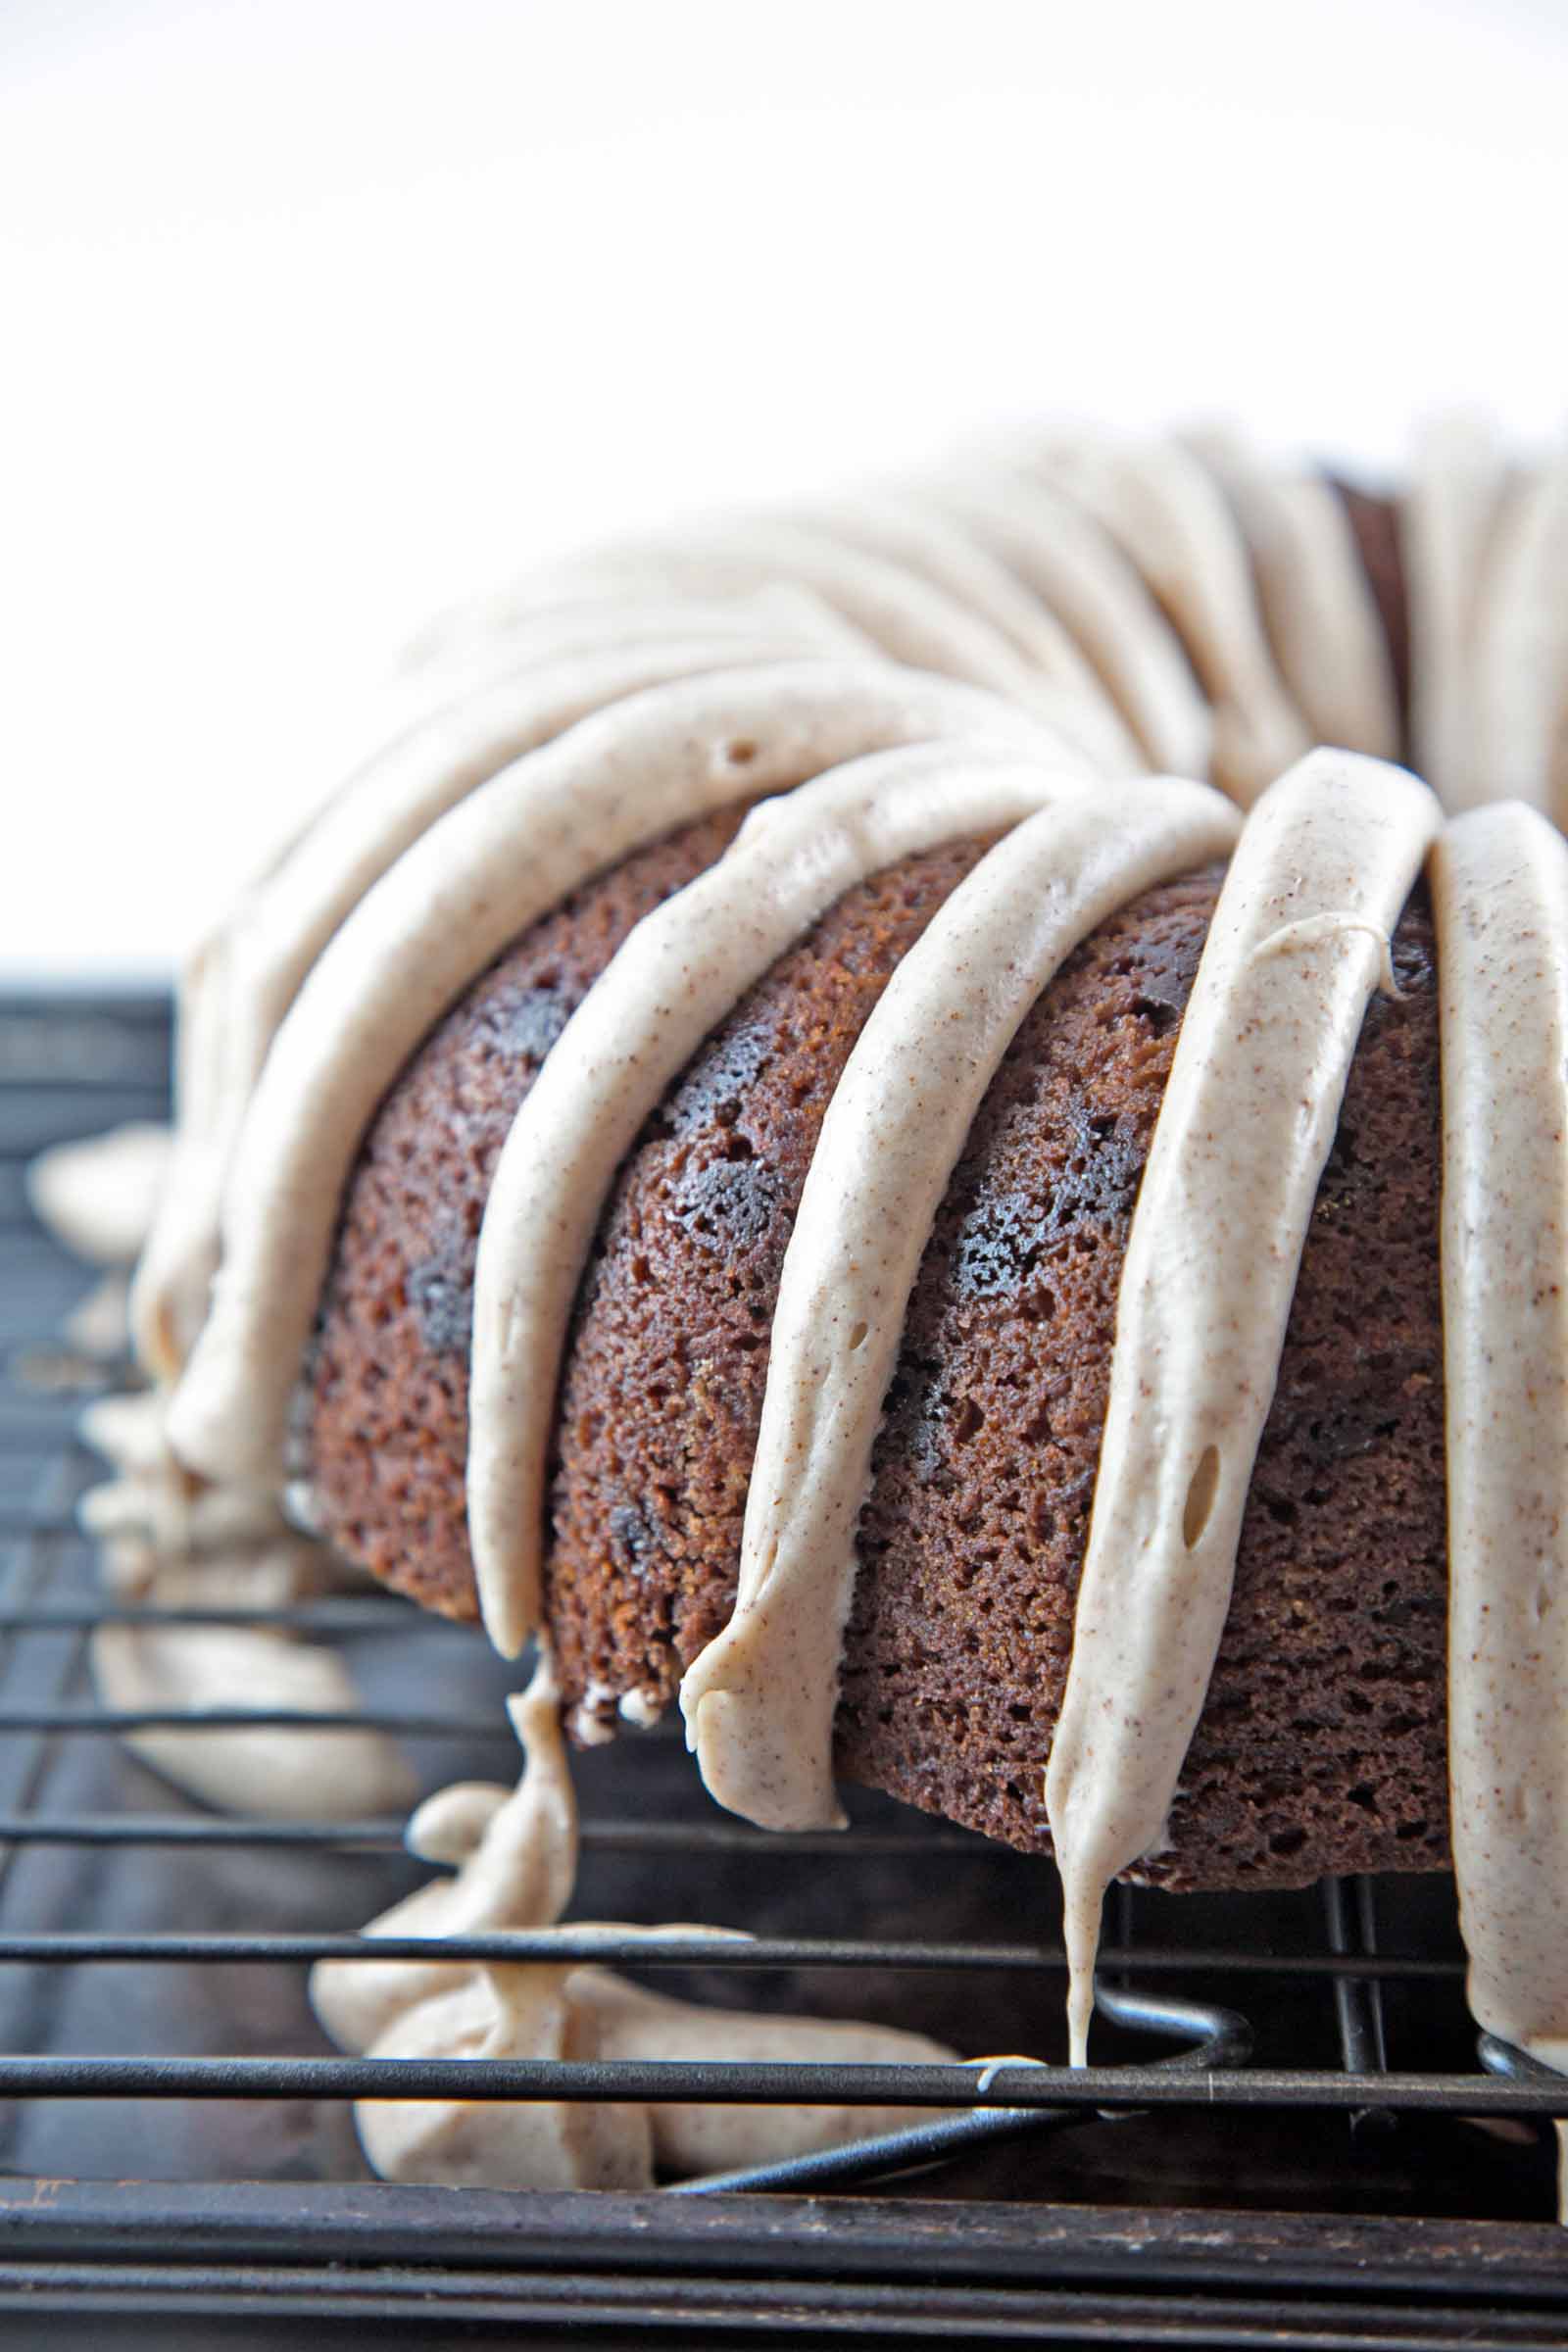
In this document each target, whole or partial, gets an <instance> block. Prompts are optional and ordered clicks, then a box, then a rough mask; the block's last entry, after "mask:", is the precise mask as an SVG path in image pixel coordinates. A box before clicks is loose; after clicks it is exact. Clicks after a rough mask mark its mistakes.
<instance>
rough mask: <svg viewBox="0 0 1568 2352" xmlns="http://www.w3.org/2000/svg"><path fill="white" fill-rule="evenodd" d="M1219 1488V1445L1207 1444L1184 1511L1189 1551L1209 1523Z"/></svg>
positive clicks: (1185, 1537) (1183, 1535)
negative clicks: (1209, 1516)
mask: <svg viewBox="0 0 1568 2352" xmlns="http://www.w3.org/2000/svg"><path fill="white" fill-rule="evenodd" d="M1218 1489H1219V1447H1218V1446H1204V1447H1203V1450H1202V1453H1201V1456H1200V1459H1199V1464H1198V1468H1197V1469H1196V1470H1195V1471H1194V1472H1193V1483H1192V1485H1191V1486H1190V1487H1189V1488H1188V1490H1187V1507H1186V1509H1185V1510H1184V1511H1183V1512H1182V1542H1183V1543H1184V1544H1186V1546H1187V1548H1188V1550H1189V1551H1191V1550H1192V1549H1193V1547H1194V1545H1195V1544H1197V1542H1198V1540H1199V1538H1200V1537H1201V1535H1202V1532H1203V1530H1204V1528H1205V1527H1206V1526H1207V1525H1208V1515H1209V1513H1210V1511H1211V1510H1212V1509H1213V1508H1214V1496H1215V1495H1216V1493H1217V1492H1218Z"/></svg>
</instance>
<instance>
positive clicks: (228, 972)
mask: <svg viewBox="0 0 1568 2352" xmlns="http://www.w3.org/2000/svg"><path fill="white" fill-rule="evenodd" d="M683 619H684V616H683V615H676V616H674V617H673V618H672V617H670V616H669V615H668V614H667V612H666V622H665V629H664V634H663V636H662V638H654V637H645V638H642V639H638V638H637V637H635V636H634V637H633V639H632V641H631V642H630V643H628V644H626V645H620V644H613V645H609V646H602V647H599V648H597V649H587V650H579V651H577V652H576V653H575V654H573V655H572V656H571V657H570V658H564V659H561V660H559V661H557V662H554V663H547V664H544V665H541V666H539V667H536V668H533V669H530V670H528V671H526V672H525V673H524V674H523V675H521V676H509V677H505V678H502V679H500V680H499V681H497V682H496V683H494V684H492V685H489V686H487V687H485V688H483V689H482V690H481V691H478V692H476V693H473V694H471V695H469V696H467V697H466V698H465V699H461V700H459V701H457V702H455V703H452V704H450V705H447V706H444V707H443V708H441V709H439V710H437V711H434V712H433V713H431V715H430V716H429V717H427V718H426V719H425V720H424V721H423V722H422V723H421V724H420V725H417V726H416V727H413V728H411V729H410V730H409V731H408V732H407V733H405V734H403V735H401V736H399V737H398V738H397V739H396V740H395V741H393V742H391V743H390V744H388V745H387V746H386V747H385V748H384V749H383V750H382V751H381V752H380V753H379V754H378V755H377V757H376V758H374V759H373V760H369V761H368V763H367V764H366V766H365V767H364V768H363V769H362V770H361V772H360V773H359V774H358V775H357V776H356V777H354V778H353V779H352V781H351V782H350V783H349V785H348V786H347V787H346V788H345V789H344V790H343V791H342V792H340V793H339V794H338V795H337V796H336V798H335V799H334V800H333V802H332V803H331V805H330V806H329V807H328V808H327V809H325V810H324V811H323V812H322V814H321V815H320V816H319V818H318V820H317V822H316V823H315V824H314V825H313V826H311V827H310V829H309V830H308V831H307V832H306V834H305V835H304V836H303V837H302V839H301V840H300V842H299V843H298V844H297V846H296V847H295V848H294V850H293V851H292V852H291V853H290V854H289V856H288V857H287V858H284V859H283V861H282V862H281V863H280V865H279V866H278V868H277V869H276V872H275V874H274V876H273V880H272V885H271V887H270V888H269V889H267V890H265V891H261V892H257V893H255V894H253V895H252V896H251V897H250V898H248V899H247V900H246V901H245V902H243V903H242V905H241V907H240V908H239V910H238V913H237V915H236V916H235V918H234V919H233V921H232V922H231V923H230V924H229V926H228V927H227V929H226V931H225V933H224V937H223V942H222V949H221V956H222V966H223V979H222V1005H223V1012H222V1021H221V1053H220V1055H219V1058H218V1064H217V1068H216V1070H215V1072H214V1073H213V1076H212V1078H211V1081H210V1082H209V1083H207V1084H205V1085H204V1086H203V1088H202V1091H201V1100H200V1102H199V1103H195V1104H193V1105H192V1106H191V1108H190V1109H189V1110H188V1111H186V1110H185V1109H184V1108H183V1107H182V1110H181V1117H180V1125H179V1152H180V1164H179V1165H178V1167H177V1168H176V1170H175V1177H174V1184H173V1187H172V1191H171V1195H170V1202H169V1209H168V1213H167V1216H166V1218H165V1219H164V1221H163V1224H162V1226H161V1229H160V1231H159V1232H158V1234H157V1236H156V1238H155V1243H154V1247H153V1250H151V1252H150V1253H149V1257H148V1260H147V1264H146V1266H145V1268H144V1270H143V1273H142V1276H141V1277H140V1279H139V1281H138V1284H137V1307H136V1312H137V1316H138V1321H139V1324H140V1326H141V1328H142V1329H143V1331H144V1332H145V1334H146V1339H147V1351H148V1354H149V1356H150V1357H151V1358H152V1360H154V1361H155V1363H156V1365H157V1368H158V1369H159V1370H160V1371H162V1372H163V1373H164V1374H165V1375H166V1376H168V1377H172V1375H173V1374H174V1373H175V1372H176V1371H177V1370H178V1369H179V1367H180V1365H181V1364H182V1362H183V1360H184V1355H185V1353H186V1352H187V1351H188V1349H189V1347H190V1346H191V1344H192V1343H193V1342H194V1340H195V1337H196V1335H197V1334H198V1333H199V1332H200V1330H201V1327H202V1319H203V1316H204V1315H205V1313H206V1310H207V1301H208V1295H209V1291H210V1288H211V1284H212V1278H213V1273H214V1270H215V1268H216V1266H217V1264H218V1259H219V1234H220V1229H221V1213H222V1200H223V1187H224V1184H225V1182H226V1180H227V1176H228V1171H229V1165H230V1162H231V1160H232V1158H233V1153H234V1147H235V1142H236V1139H237V1137H238V1134H239V1130H240V1127H241V1125H242V1123H243V1121H244V1118H245V1114H246V1112H247V1110H248V1109H249V1106H250V1102H251V1098H252V1096H253V1094H254V1093H255V1090H256V1083H257V1080H258V1078H259V1076H260V1074H261V1071H262V1067H263V1065H264V1063H265V1061H266V1058H267V1054H268V1052H269V1050H270V1046H271V1043H272V1039H273V1038H274V1036H275V1035H276V1034H277V1030H278V1026H279V1024H280V1023H281V1021H282V1019H283V1016H284V1015H285V1013H286V1012H287V1011H288V1008H289V1006H290V1005H292V1004H293V1002H294V999H295V997H296V996H297V995H298V994H299V991H300V989H301V988H302V986H303V985H304V983H305V981H306V979H307V978H308V976H309V974H310V972H311V969H312V967H313V965H314V964H315V963H316V962H317V961H318V959H319V956H320V955H321V953H322V951H323V949H324V948H325V947H326V944H327V942H328V941H329V940H330V939H331V938H332V937H333V935H334V934H335V933H336V932H337V931H338V930H339V929H340V928H341V926H342V924H343V923H344V922H345V920H346V919H347V917H348V916H349V915H350V914H352V912H353V911H354V909H355V907H357V906H358V905H359V903H360V901H361V900H362V899H363V898H364V897H365V896H366V894H367V892H368V891H369V890H370V889H371V888H372V887H373V886H374V884H375V883H376V882H378V881H379V880H380V878H381V876H382V875H383V874H385V873H386V872H387V870H388V869H389V868H390V867H391V866H392V865H393V864H395V863H396V861H397V859H398V858H401V857H402V856H403V854H404V852H405V851H407V850H410V849H412V848H413V847H414V845H415V844H416V843H417V842H418V841H419V840H420V838H421V837H422V836H423V835H424V834H426V833H427V832H429V830H430V828H431V827H432V826H433V825H434V824H435V823H436V821H437V820H438V819H439V818H440V817H442V816H444V815H445V814H446V812H447V810H448V809H454V808H456V807H457V806H458V804H459V803H460V802H462V801H464V800H466V798H467V797H468V795H469V794H470V793H472V792H473V791H474V790H475V789H476V788H477V787H478V786H479V785H481V784H483V783H486V782H487V781H489V779H490V778H492V777H494V776H497V775H499V774H500V773H501V771H502V770H503V769H505V768H507V767H509V766H511V765H512V763H513V762H515V761H516V760H523V759H525V758H526V756H527V754H528V753H530V752H533V751H537V750H538V749H539V748H540V747H541V746H542V745H544V744H547V743H550V742H553V741H554V740H555V739H556V738H557V737H558V736H561V735H563V734H564V733H565V732H566V731H567V729H568V728H570V727H572V726H575V725H576V724H577V722H578V721H579V720H581V719H585V718H588V717H590V716H592V715H593V714H594V713H595V712H597V711H603V710H606V709H608V708H609V707H610V706H611V705H613V704H615V703H618V702H622V701H624V700H626V699H627V698H628V697H629V696H632V695H635V694H639V693H642V692H646V691H647V690H648V689H649V688H652V687H656V686H661V685H664V684H667V683H669V682H671V681H672V680H675V679H679V678H688V677H694V676H712V675H715V674H718V673H721V672H723V671H724V670H727V669H738V668H753V667H755V666H756V665H757V664H758V663H759V662H769V661H773V660H777V659H788V658H791V657H792V656H798V655H799V654H800V653H801V652H803V651H804V650H805V639H804V635H803V637H802V638H801V640H800V641H799V642H798V643H796V644H793V645H792V644H791V642H790V641H789V639H788V638H785V637H783V636H782V635H780V636H776V637H774V638H771V639H769V638H768V637H765V636H764V635H763V634H762V633H761V632H760V629H759V630H755V631H753V632H751V633H749V634H745V635H738V634H734V633H731V634H729V635H723V634H719V633H716V632H714V633H711V634H705V635H696V634H687V633H686V632H685V630H684V628H683V626H682V625H681V624H682V621H683ZM597 624H598V628H599V630H600V632H601V633H608V632H609V631H610V630H611V627H612V622H611V618H610V616H609V615H607V614H603V613H601V614H599V615H597ZM580 628H581V623H580V622H579V630H580ZM868 658H869V657H868Z"/></svg>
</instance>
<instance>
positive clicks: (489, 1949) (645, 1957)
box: [0, 1927, 1464, 2090]
mask: <svg viewBox="0 0 1568 2352" xmlns="http://www.w3.org/2000/svg"><path fill="white" fill-rule="evenodd" d="M129 1960H136V1961H162V1962H171V1963H173V1962H178V1963H184V1962H187V1961H188V1962H191V1963H194V1964H196V1965H202V1964H205V1963H208V1962H214V1963H220V1964H221V1963H225V1962H229V1961H246V1962H293V1963H298V1962H306V1963H314V1962H316V1961H318V1960H364V1961H376V1960H442V1961H465V1960H466V1961H492V1960H501V1961H509V1962H512V1963H514V1964H516V1965H518V1966H521V1965H524V1964H526V1963H527V1962H530V1961H547V1962H550V1963H553V1964H560V1963H562V1962H564V1961H594V1962H599V1963H602V1964H603V1965H604V1966H605V1967H607V1968H725V1969H745V1970H751V1971H757V1970H761V1969H794V1968H824V1969H835V1968H847V1969H875V1968H890V1969H957V1970H971V1969H972V1970H976V1971H981V1972H987V1973H1002V1974H1006V1973H1009V1972H1011V1973H1016V1972H1019V1971H1022V1972H1025V1973H1038V1972H1039V1971H1042V1970H1047V1971H1051V1972H1053V1973H1059V1972H1060V1971H1061V1970H1063V1969H1065V1967H1066V1965H1067V1962H1066V1956H1065V1954H1064V1953H1063V1952H1062V1951H1061V1949H1060V1947H1059V1946H1054V1945H1051V1944H1005V1943H936V1942H932V1943H922V1942H891V1941H888V1942H884V1941H878V1940H876V1939H874V1938H871V1937H849V1936H845V1937H822V1936H748V1937H746V1938H744V1939H741V1938H739V1937H736V1936H720V1935H718V1934H717V1933H716V1932H715V1934H713V1935H711V1936H656V1935H652V1934H648V1933H645V1932H640V1931H632V1932H629V1933H626V1934H620V1935H614V1936H604V1935H594V1934H590V1933H589V1932H588V1931H586V1930H583V1929H574V1928H570V1927H564V1928H549V1929H536V1930H522V1929H517V1930H514V1931H509V1932H507V1933H506V1934H497V1935H492V1936H243V1935H225V1936H178V1935H162V1936H142V1935H137V1936H125V1935H86V1934H81V1935H49V1936H26V1935H0V1964H4V1963H6V1962H24V1961H25V1962H30V1963H34V1964H38V1963H41V1964H44V1965H48V1966H59V1967H71V1966H73V1965H78V1966H79V1965H87V1964H93V1963H97V1962H121V1961H129ZM1101 1964H1102V1966H1103V1968H1105V1969H1106V1970H1118V1969H1120V1970H1127V1969H1131V1968H1134V1967H1136V1968H1137V1969H1139V1970H1140V1971H1148V1972H1149V1973H1150V1974H1152V1975H1157V1976H1170V1975H1183V1976H1187V1975H1204V1976H1206V1975H1227V1976H1235V1977H1304V1978H1310V1979H1324V1980H1332V1979H1333V1978H1334V1977H1335V1976H1336V1975H1339V1974H1342V1973H1346V1972H1350V1971H1354V1972H1356V1973H1359V1974H1361V1975H1364V1974H1365V1973H1366V1969H1367V1966H1368V1963H1366V1962H1365V1961H1363V1960H1360V1959H1359V1958H1355V1959H1351V1958H1347V1957H1345V1956H1343V1955H1336V1954H1334V1953H1322V1952H1309V1953H1302V1952H1290V1953H1286V1952H1278V1953H1275V1952H1246V1951H1227V1950H1224V1949H1209V1950H1202V1949H1199V1948H1194V1949H1192V1950H1187V1949H1183V1948H1180V1947H1178V1946H1174V1945H1159V1944H1151V1945H1149V1946H1147V1947H1146V1946H1143V1945H1140V1946H1139V1947H1138V1949H1137V1950H1136V1951H1122V1950H1119V1949H1117V1948H1116V1947H1115V1946H1111V1947H1110V1948H1109V1949H1107V1950H1105V1951H1103V1952H1102V1953H1101ZM1371 1965H1372V1966H1373V1967H1374V1969H1375V1973H1376V1974H1377V1975H1378V1976H1380V1977H1382V1978H1385V1979H1389V1978H1399V1979H1403V1980H1406V1981H1408V1982H1412V1983H1428V1984H1435V1983H1449V1984H1451V1983H1453V1982H1455V1981H1456V1980H1457V1979H1459V1978H1461V1977H1462V1975H1463V1973H1464V1972H1463V1966H1462V1964H1461V1963H1460V1962H1458V1961H1453V1960H1446V1959H1433V1958H1428V1957H1425V1956H1420V1957H1418V1956H1414V1955H1412V1956H1411V1957H1409V1958H1405V1959H1393V1958H1389V1957H1387V1956H1380V1958H1379V1959H1378V1960H1377V1961H1376V1962H1375V1963H1373V1964H1371ZM1362 2087H1363V2090H1364V2089H1365V2088H1366V2085H1365V2084H1364V2083H1363V2085H1362Z"/></svg>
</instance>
